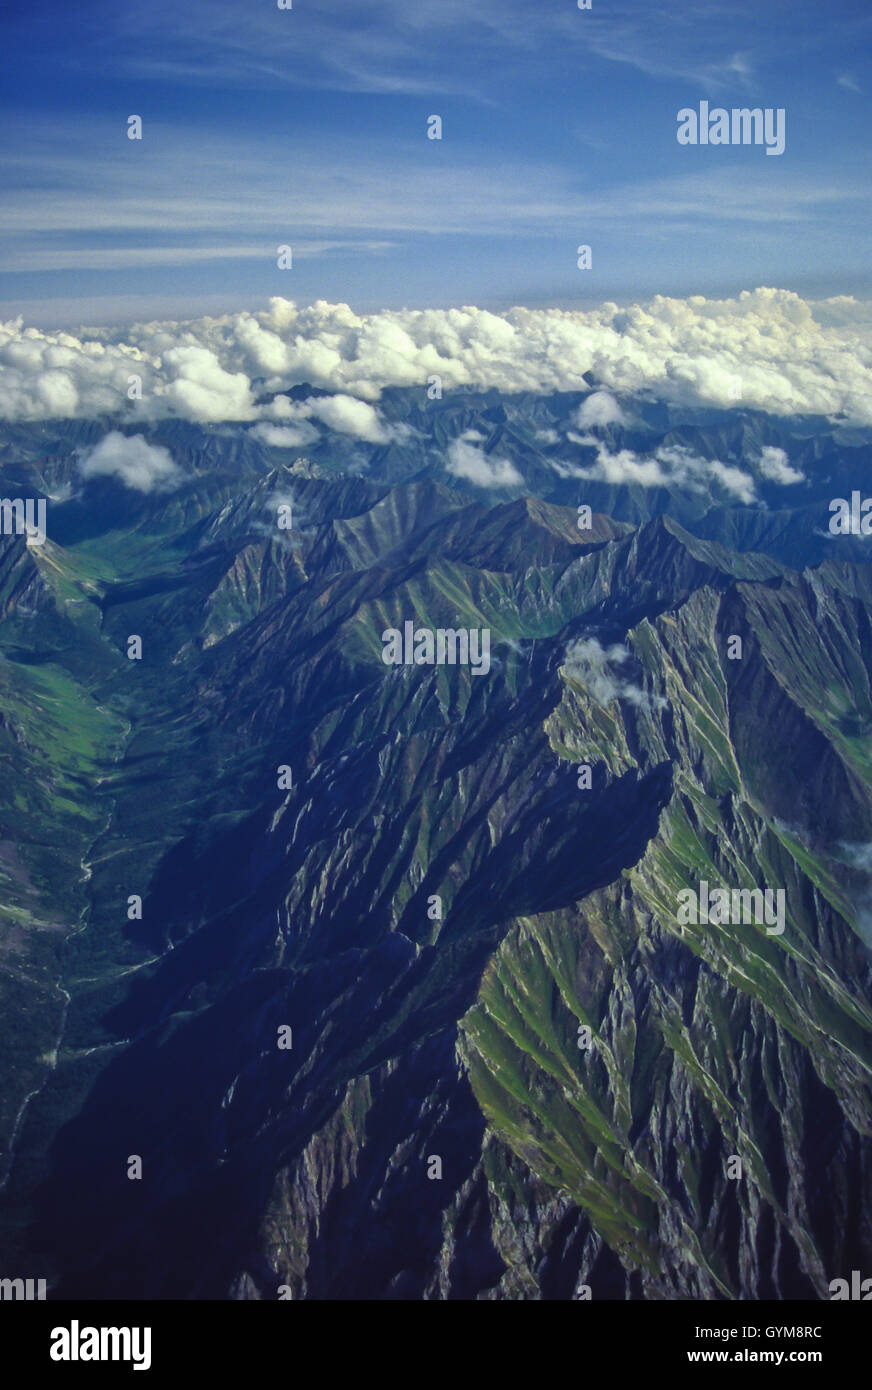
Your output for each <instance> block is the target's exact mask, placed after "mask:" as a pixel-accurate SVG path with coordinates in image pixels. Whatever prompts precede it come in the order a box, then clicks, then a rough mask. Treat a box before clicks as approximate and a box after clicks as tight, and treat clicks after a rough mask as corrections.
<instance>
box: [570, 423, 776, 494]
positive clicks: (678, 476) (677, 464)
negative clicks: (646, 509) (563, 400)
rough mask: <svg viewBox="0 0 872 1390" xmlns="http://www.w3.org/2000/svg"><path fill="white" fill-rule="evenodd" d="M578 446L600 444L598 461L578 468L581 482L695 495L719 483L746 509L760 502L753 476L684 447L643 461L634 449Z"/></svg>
mask: <svg viewBox="0 0 872 1390" xmlns="http://www.w3.org/2000/svg"><path fill="white" fill-rule="evenodd" d="M578 442H579V443H585V444H589V443H596V448H597V459H596V463H593V464H591V465H590V466H589V467H587V468H580V467H578V468H575V469H574V470H573V472H574V476H575V477H577V478H586V479H588V480H589V481H591V482H599V483H611V484H613V485H616V486H629V485H635V486H637V487H683V488H690V489H693V490H695V491H701V490H702V489H703V488H704V487H706V486H707V485H710V484H711V483H712V482H716V483H718V484H719V485H720V486H721V487H722V488H723V489H724V490H725V491H726V492H729V493H731V494H732V495H733V496H734V497H737V498H738V500H739V501H740V502H743V503H745V504H746V505H749V506H750V505H751V503H753V502H754V501H755V500H756V490H755V487H754V479H753V478H752V477H751V475H750V474H749V473H744V472H743V471H742V469H741V468H736V467H734V466H733V465H732V464H726V463H721V462H720V460H719V459H706V458H703V457H702V456H701V455H700V454H695V453H694V452H693V450H692V449H688V448H686V447H685V446H684V445H681V444H664V445H661V446H660V447H659V448H658V449H655V451H654V453H653V454H652V455H651V456H650V457H649V458H642V457H641V456H640V455H639V454H636V453H634V451H633V450H632V449H620V450H618V452H617V453H614V454H613V453H610V452H609V449H608V447H607V446H606V445H605V444H603V443H602V442H597V441H595V440H593V439H584V440H582V439H579V441H578ZM558 471H560V470H558Z"/></svg>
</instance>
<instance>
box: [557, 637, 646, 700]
mask: <svg viewBox="0 0 872 1390" xmlns="http://www.w3.org/2000/svg"><path fill="white" fill-rule="evenodd" d="M632 655H633V654H632V652H631V651H629V650H628V648H627V647H625V646H622V645H621V644H620V643H614V644H613V645H612V646H611V647H603V646H601V645H600V643H599V642H598V641H597V639H596V638H595V637H579V638H577V639H576V640H575V641H574V642H570V644H569V646H568V647H567V648H566V656H565V658H564V662H563V669H564V670H565V671H566V672H567V674H568V675H570V676H572V677H573V678H574V679H575V680H577V681H579V682H580V684H581V685H583V686H584V688H585V690H586V691H587V693H588V694H589V695H590V697H591V699H593V700H595V701H596V703H597V704H598V705H610V704H612V703H613V702H614V701H615V700H627V701H628V702H629V703H630V704H631V705H635V706H636V707H637V709H646V710H651V709H665V708H666V703H667V702H666V700H664V699H663V697H662V696H660V695H656V696H654V697H653V698H652V697H651V696H650V695H649V694H648V693H647V691H645V690H642V689H641V687H640V686H638V685H634V684H633V682H632V681H628V680H625V679H624V677H623V676H620V675H617V674H616V673H615V671H614V670H613V669H611V668H613V667H614V666H622V665H624V664H625V662H627V661H630V660H631V659H632Z"/></svg>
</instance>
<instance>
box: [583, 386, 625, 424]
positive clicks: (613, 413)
mask: <svg viewBox="0 0 872 1390" xmlns="http://www.w3.org/2000/svg"><path fill="white" fill-rule="evenodd" d="M575 423H576V424H577V425H578V427H579V429H582V430H585V431H586V430H589V429H591V428H593V429H601V428H602V427H603V425H625V424H626V423H627V420H626V416H625V415H624V412H623V411H622V410H621V407H620V406H619V405H618V403H617V401H616V400H615V398H614V396H611V395H609V393H608V391H594V392H593V393H592V394H591V395H590V396H588V397H587V400H584V401H582V403H581V405H580V406H579V407H578V410H577V411H576V412H575Z"/></svg>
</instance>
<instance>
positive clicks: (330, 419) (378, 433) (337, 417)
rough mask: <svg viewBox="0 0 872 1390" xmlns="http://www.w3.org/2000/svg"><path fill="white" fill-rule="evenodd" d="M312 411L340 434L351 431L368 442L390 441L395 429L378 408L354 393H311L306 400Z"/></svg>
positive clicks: (385, 442) (357, 437) (381, 442)
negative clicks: (347, 394) (326, 394)
mask: <svg viewBox="0 0 872 1390" xmlns="http://www.w3.org/2000/svg"><path fill="white" fill-rule="evenodd" d="M306 405H307V406H308V408H309V410H310V411H311V413H312V414H313V415H317V417H318V419H319V420H323V422H324V424H325V425H327V426H328V428H329V429H331V430H336V431H337V432H338V433H339V434H351V435H354V437H355V439H364V440H366V442H367V443H368V444H389V443H390V441H391V439H393V438H394V437H395V434H396V429H395V428H394V429H391V428H389V427H388V426H386V425H385V424H384V423H383V421H382V420H381V419H380V417H379V414H378V411H376V410H374V409H373V407H372V406H371V405H367V403H366V401H359V400H356V399H355V397H354V396H342V395H339V396H313V397H312V398H311V399H310V400H308V401H307V402H306Z"/></svg>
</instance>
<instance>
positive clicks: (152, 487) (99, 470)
mask: <svg viewBox="0 0 872 1390" xmlns="http://www.w3.org/2000/svg"><path fill="white" fill-rule="evenodd" d="M79 472H80V473H81V474H82V477H83V478H95V477H98V476H103V477H110V478H111V477H114V478H119V479H120V480H121V482H122V483H124V484H125V485H126V486H127V487H130V488H134V489H135V490H136V491H137V492H157V491H163V490H167V489H169V488H173V487H177V486H178V484H179V483H180V482H181V479H182V474H181V471H180V469H179V468H178V467H177V465H176V464H175V463H174V462H173V459H172V456H171V454H170V452H169V450H168V449H165V448H164V447H163V445H162V444H149V442H148V440H147V439H143V437H142V435H141V434H130V435H127V434H121V433H120V431H119V430H110V432H109V434H107V435H104V437H103V438H102V439H101V440H100V443H99V444H96V445H95V446H94V447H93V448H92V449H87V450H85V451H84V452H83V453H82V454H81V456H80V458H79Z"/></svg>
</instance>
